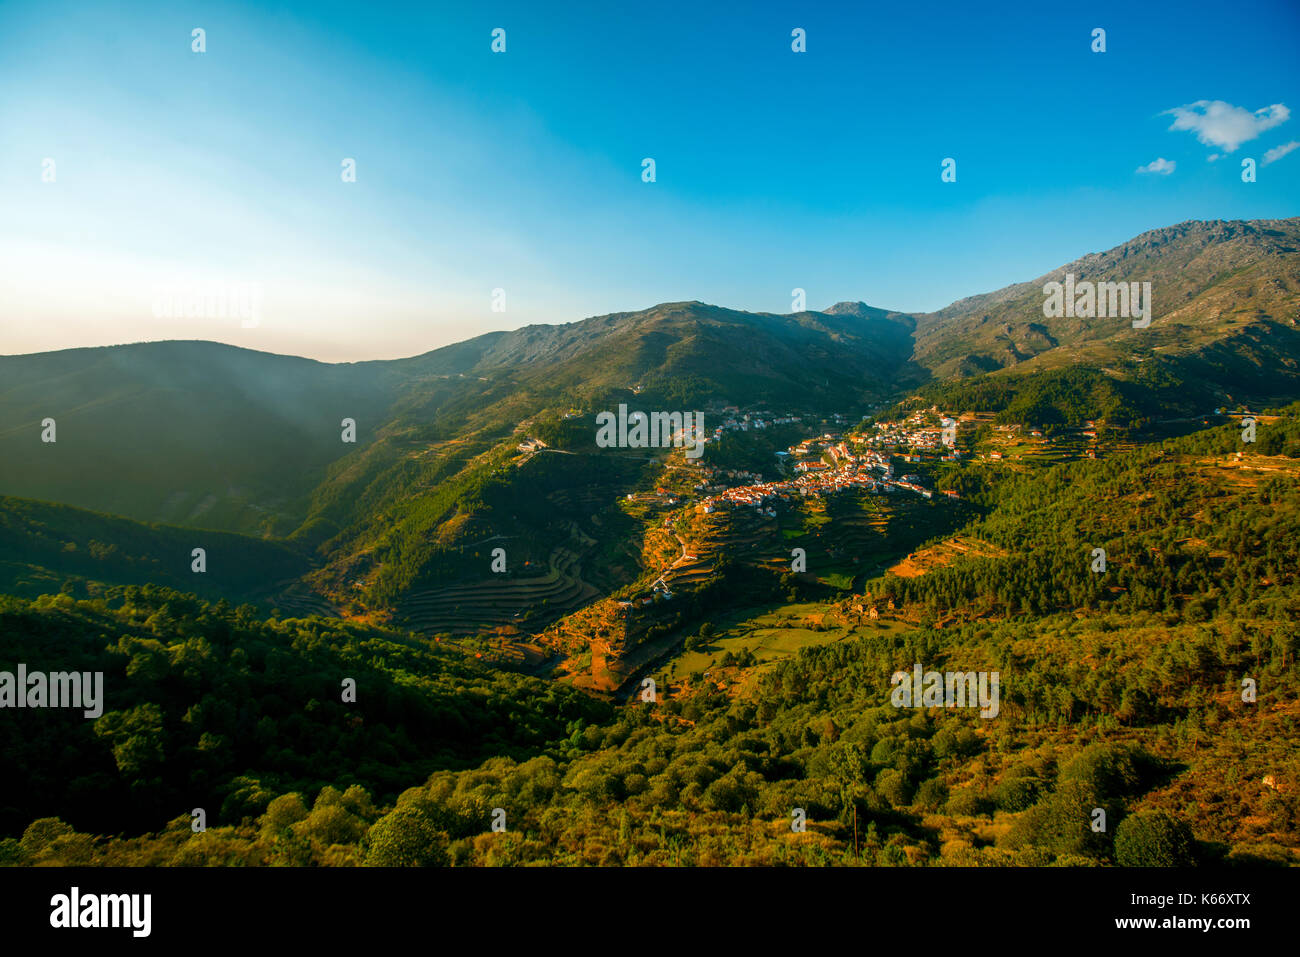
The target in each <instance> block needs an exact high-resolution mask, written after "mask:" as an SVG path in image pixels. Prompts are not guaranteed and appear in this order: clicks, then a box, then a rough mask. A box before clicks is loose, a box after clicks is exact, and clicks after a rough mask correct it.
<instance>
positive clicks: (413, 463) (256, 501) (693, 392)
mask: <svg viewBox="0 0 1300 957" xmlns="http://www.w3.org/2000/svg"><path fill="white" fill-rule="evenodd" d="M1066 273H1072V274H1074V275H1075V277H1076V278H1077V279H1079V280H1092V281H1125V282H1129V281H1135V282H1142V281H1147V282H1150V283H1151V284H1152V290H1153V292H1152V298H1153V303H1154V308H1153V321H1152V323H1151V325H1150V327H1149V328H1145V329H1135V328H1132V326H1131V324H1130V323H1129V321H1128V320H1126V319H1114V318H1101V319H1099V318H1091V319H1081V318H1065V317H1057V318H1048V317H1045V316H1044V315H1043V299H1044V295H1043V286H1044V284H1045V283H1047V282H1049V281H1052V280H1059V279H1061V278H1062V276H1063V275H1064V274H1066ZM1298 323H1300V218H1292V219H1284V220H1260V221H1252V222H1219V221H1215V222H1187V223H1182V224H1179V225H1177V226H1172V227H1168V228H1165V229H1159V230H1153V231H1151V232H1148V233H1144V234H1143V235H1141V236H1139V237H1137V238H1135V239H1133V240H1131V241H1129V242H1127V243H1125V244H1123V245H1122V246H1118V247H1116V248H1114V249H1111V250H1109V251H1107V252H1104V253H1100V254H1090V255H1088V256H1084V257H1082V258H1080V259H1078V260H1076V261H1075V262H1073V263H1069V264H1067V265H1065V266H1062V267H1060V268H1059V269H1057V270H1054V271H1053V272H1051V273H1049V274H1047V275H1045V276H1042V277H1039V278H1038V279H1035V280H1033V281H1031V282H1025V283H1018V284H1015V285H1012V286H1008V287H1006V288H1004V289H1001V290H998V291H996V292H992V293H987V294H984V295H979V296H974V297H971V298H968V299H963V300H961V301H959V302H956V303H953V304H952V305H950V306H948V307H947V308H945V309H942V310H939V311H938V312H935V313H929V314H919V315H908V314H903V313H898V312H890V311H887V310H882V309H877V308H873V307H871V306H868V305H866V304H865V303H860V302H858V303H837V304H835V305H833V306H831V307H830V308H828V309H825V310H823V311H808V312H802V313H796V314H791V315H776V314H770V313H747V312H740V311H736V310H731V309H726V308H722V307H719V306H712V305H707V304H705V303H700V302H679V303H665V304H661V305H658V306H654V307H652V308H650V309H646V310H642V311H639V312H625V313H615V314H611V315H607V316H598V317H595V318H591V319H586V320H583V321H580V322H574V323H570V324H566V325H558V326H528V327H525V328H522V329H517V330H514V331H511V332H493V333H488V334H486V335H482V336H478V337H476V338H474V339H470V340H468V341H465V342H461V343H457V344H454V345H450V346H446V347H443V348H441V349H437V350H434V351H432V352H429V353H426V354H424V355H420V356H415V357H412V358H408V359H401V360H394V361H385V362H362V363H352V364H333V365H332V364H326V363H321V362H315V361H312V360H307V359H302V358H295V357H288V356H277V355H271V354H267V353H261V352H255V351H251V350H247V349H238V348H234V347H231V346H226V345H221V344H217V343H212V342H155V343H142V344H136V345H123V346H112V347H105V348H92V349H71V350H66V351H60V352H52V353H42V354H36V355H18V356H4V357H0V495H9V496H16V497H20V498H23V499H29V500H39V501H41V502H48V503H61V504H62V505H64V506H77V507H79V508H83V509H90V510H94V511H96V512H103V513H111V514H113V515H119V516H124V517H126V518H128V519H132V520H135V521H136V522H147V523H166V524H167V525H168V526H181V527H189V528H205V529H212V530H216V531H221V532H228V533H235V534H236V535H238V536H247V537H248V539H247V540H245V541H244V543H243V544H242V545H239V546H238V547H237V548H235V547H234V546H232V548H234V551H233V552H231V554H246V555H248V556H251V557H250V559H249V561H250V562H251V563H252V564H250V565H249V567H250V568H262V567H263V565H264V563H265V562H267V561H270V560H271V559H272V558H273V557H274V556H273V553H271V552H267V551H266V550H265V549H259V548H258V547H257V543H256V542H255V541H253V540H255V539H264V538H269V539H274V540H276V544H275V548H276V549H282V550H283V554H284V555H292V556H293V558H292V561H288V560H286V562H285V564H284V566H283V567H284V568H285V570H286V572H288V575H287V576H286V577H295V576H298V575H301V574H303V573H304V571H305V570H306V569H308V568H312V569H314V571H311V572H310V573H309V574H308V580H309V581H310V582H311V583H312V586H313V588H314V589H315V590H316V592H317V593H318V595H317V596H316V597H313V598H311V599H310V601H312V602H318V601H319V595H328V596H329V597H330V599H331V600H332V601H335V602H340V603H345V602H346V601H348V600H351V599H355V600H356V601H357V602H359V604H360V607H401V606H402V605H403V603H404V602H406V601H408V600H414V598H413V596H416V595H418V594H419V593H421V591H422V589H423V590H427V589H428V588H429V587H430V585H431V583H435V582H437V581H441V580H444V579H448V578H450V579H454V578H455V576H456V574H457V567H458V566H457V563H458V562H462V563H463V562H464V561H467V560H469V559H467V558H466V557H465V556H466V555H467V551H466V549H469V550H470V551H469V553H468V554H471V555H477V551H476V549H480V546H482V543H484V542H487V541H488V540H490V539H493V538H494V537H500V536H503V537H505V538H507V539H513V544H512V545H511V550H512V556H516V557H518V559H519V562H520V565H521V566H522V567H524V568H527V569H528V571H522V570H521V571H519V574H520V575H521V576H522V577H523V578H524V579H526V580H528V581H533V579H536V583H535V587H536V588H537V589H540V591H538V592H537V594H546V595H549V596H551V597H552V598H554V599H555V601H556V603H557V604H556V607H562V606H563V604H564V601H567V600H569V599H573V600H577V598H575V596H588V595H589V593H590V588H591V587H592V582H593V581H594V582H595V586H594V587H595V588H597V589H598V590H607V589H608V588H611V587H614V586H616V585H617V584H619V583H620V582H621V581H623V580H626V578H627V575H626V574H624V572H623V571H622V570H620V569H619V567H618V560H617V559H616V558H615V557H614V555H613V552H612V551H608V549H607V546H609V544H610V540H611V539H613V538H617V537H618V536H625V535H627V534H628V533H629V530H628V529H626V528H624V527H620V526H619V525H618V519H617V517H616V516H613V515H611V514H608V513H602V512H601V509H602V507H603V504H602V503H608V502H609V501H611V500H613V499H614V498H617V497H618V496H620V495H621V494H623V493H624V492H626V491H628V490H630V489H632V488H635V487H636V486H637V484H638V483H639V482H640V483H643V482H644V481H645V478H646V476H645V469H646V468H648V467H649V466H648V465H647V461H646V459H645V457H641V458H639V459H638V458H637V457H635V456H623V457H619V456H609V455H602V454H598V453H597V451H596V450H595V449H594V447H587V446H588V445H589V441H590V440H589V439H583V438H581V437H579V438H575V437H574V436H575V435H577V434H578V433H579V432H581V430H582V429H587V428H588V426H589V425H590V420H591V416H592V415H593V414H594V412H595V411H597V410H600V409H606V408H613V407H614V406H615V405H616V404H617V403H619V402H627V403H630V404H631V405H632V407H633V408H643V409H647V410H649V409H676V410H687V409H706V410H707V409H714V410H716V409H718V408H720V407H721V406H722V405H727V404H730V405H736V406H740V407H742V408H747V409H757V408H766V409H768V410H769V411H776V412H779V411H792V412H807V413H815V414H818V415H825V414H828V413H831V412H841V413H846V414H849V415H854V416H858V415H861V414H862V413H863V412H864V411H866V410H867V409H868V408H871V407H877V408H878V407H882V406H884V405H886V404H887V403H889V402H892V401H896V400H899V399H901V398H904V397H907V396H910V395H915V394H920V395H921V396H923V397H925V398H926V400H927V401H928V400H929V399H931V398H933V399H934V400H935V401H939V402H952V403H954V404H959V403H961V402H962V401H965V400H966V399H968V398H969V397H970V396H972V395H980V396H985V395H987V396H1000V397H1001V398H998V399H997V401H1000V402H1002V403H1003V404H1004V405H1009V404H1010V403H1011V402H1012V401H1013V399H1012V397H1013V396H1014V395H1015V394H1016V393H1017V391H1018V390H1020V391H1024V390H1027V389H1034V390H1038V392H1041V393H1044V394H1047V393H1052V390H1056V391H1057V392H1059V391H1061V389H1062V388H1070V389H1075V390H1076V391H1077V390H1078V389H1080V388H1081V389H1083V390H1084V391H1085V392H1086V393H1087V394H1086V395H1084V397H1083V398H1082V399H1081V400H1079V401H1082V402H1084V403H1086V402H1089V401H1094V399H1093V398H1089V396H1096V395H1100V394H1102V393H1105V394H1106V395H1107V396H1109V398H1108V399H1107V401H1113V402H1114V403H1116V404H1120V405H1122V404H1124V403H1129V404H1130V405H1133V406H1134V407H1135V408H1136V411H1135V412H1132V413H1131V415H1130V419H1132V420H1136V418H1137V417H1140V415H1142V414H1148V413H1150V414H1155V413H1154V412H1152V411H1151V410H1154V409H1157V408H1170V409H1174V408H1178V407H1180V406H1179V403H1182V404H1183V405H1184V406H1187V407H1191V406H1194V405H1197V404H1199V403H1202V402H1221V403H1224V404H1227V403H1230V402H1233V403H1237V402H1247V403H1269V402H1283V401H1290V400H1293V399H1295V398H1296V397H1297V396H1300V325H1298ZM972 389H976V390H983V391H978V392H972V391H971V390H972ZM1144 406H1145V407H1148V408H1143V407H1144ZM1028 408H1031V409H1038V408H1039V406H1037V405H1033V404H1031V405H1029V406H1028ZM1035 414H1037V413H1035ZM1097 414H1101V411H1098V413H1097ZM566 416H575V418H566ZM46 418H52V419H54V420H55V422H56V423H57V441H56V442H55V443H52V444H49V443H43V442H42V441H41V431H42V426H41V423H42V421H43V420H44V419H46ZM345 418H350V419H353V420H355V422H356V442H355V443H351V444H350V443H346V442H344V441H342V439H341V433H342V431H343V430H342V425H341V423H342V420H344V419H345ZM582 434H583V435H585V434H586V433H582ZM533 435H536V436H542V437H544V438H547V439H549V442H550V444H551V445H558V446H560V447H562V448H564V449H565V450H566V451H567V452H568V454H566V455H549V456H548V455H542V456H538V457H536V458H535V459H533V460H529V461H523V462H520V461H517V460H515V458H514V456H515V454H516V453H515V445H516V444H517V443H518V442H519V441H521V440H522V439H523V438H527V437H529V436H533ZM566 436H567V439H566V438H565V437H566ZM584 442H585V443H587V444H584ZM13 508H14V509H15V510H16V511H17V510H18V506H17V505H14V506H13ZM42 508H45V509H46V510H45V511H44V512H42V511H41V509H42ZM21 513H22V516H21V520H19V519H18V518H17V517H11V518H10V520H9V521H8V522H7V523H6V524H5V525H4V526H3V527H0V532H3V536H2V537H0V538H2V543H3V545H4V552H5V556H6V558H7V559H8V560H9V561H10V562H13V563H15V565H14V567H15V568H16V569H17V570H16V571H14V572H13V574H12V576H11V579H12V580H14V581H28V582H31V583H35V582H38V581H49V580H55V579H57V578H58V577H59V576H60V575H61V574H63V573H64V572H66V573H67V574H73V575H76V576H83V577H94V575H93V572H94V571H95V569H96V568H99V569H101V570H102V571H103V572H104V576H103V577H104V578H105V579H107V580H121V581H127V580H135V579H137V578H138V577H139V575H140V574H141V570H142V569H147V568H153V569H155V570H157V569H159V568H162V567H163V566H162V565H159V564H158V563H159V562H161V563H163V565H165V566H166V568H165V569H164V570H163V571H160V572H158V574H160V575H161V579H162V580H167V581H173V580H175V581H184V580H188V579H189V573H188V562H189V557H188V556H189V551H188V549H185V548H182V547H181V546H182V545H183V544H184V542H181V541H179V540H177V538H176V533H175V531H174V530H171V529H166V530H164V529H153V530H152V531H149V530H147V529H145V528H144V527H143V526H142V527H141V531H140V533H139V535H138V536H136V537H134V538H132V539H131V541H132V544H131V548H130V552H131V561H130V563H128V564H129V567H128V566H125V565H123V564H122V561H121V560H122V558H123V555H122V554H121V553H119V554H118V555H117V556H116V558H113V559H112V560H109V559H104V558H103V557H102V553H103V549H102V548H101V549H100V550H99V554H101V559H102V560H101V561H100V564H98V565H95V564H94V563H93V562H92V563H91V564H90V565H86V564H85V563H86V561H88V559H87V558H86V557H85V556H87V555H89V554H91V553H90V552H89V551H88V549H89V548H90V541H91V539H94V540H95V541H100V542H101V544H103V543H102V538H103V536H104V534H106V532H105V531H104V529H103V528H102V527H101V525H102V521H103V520H102V517H93V518H89V517H85V516H80V517H79V516H77V515H76V514H75V510H74V509H67V508H63V509H54V508H46V507H44V506H37V505H35V504H32V503H28V504H26V505H24V506H23V507H22V509H21ZM97 523H99V524H97ZM23 536H32V538H31V541H32V542H33V546H32V549H31V550H30V559H31V560H30V561H28V562H23V561H22V560H21V558H20V556H21V553H22V552H23V547H22V542H23V540H24V539H23ZM96 536H99V537H98V538H97V537H96ZM181 537H182V538H185V537H186V536H184V535H182V536H181ZM190 537H193V536H190ZM38 539H39V547H38V545H37V540H38ZM232 541H236V542H238V541H239V540H238V539H232ZM150 543H153V544H150ZM195 544H202V543H201V542H199V541H198V540H197V538H195ZM68 545H71V546H72V547H71V548H67V547H66V546H68ZM482 547H484V548H485V547H487V546H482ZM602 549H606V551H605V552H603V553H602V551H601V550H602ZM73 554H77V555H78V558H77V561H78V562H80V563H81V564H79V565H78V566H77V568H76V569H71V568H69V569H66V570H60V569H59V567H58V566H59V563H60V560H61V559H60V557H59V556H64V557H65V558H66V556H69V555H73ZM274 554H280V552H275V553H274ZM584 555H586V556H587V557H586V558H585V559H584V558H583V557H582V556H584ZM593 556H603V557H600V558H595V557H593ZM473 560H474V561H476V562H477V561H479V560H480V559H479V558H478V557H475V558H474V559H473ZM524 562H527V563H528V564H527V565H526V566H523V565H522V563H524ZM579 562H585V564H584V565H583V567H584V568H585V569H586V571H585V572H584V574H583V575H582V576H579V575H578V574H577V572H576V570H575V569H576V567H577V566H576V564H575V563H579ZM530 576H531V577H530ZM274 577H276V576H275V575H274V574H269V573H268V574H266V575H262V576H261V577H260V584H261V585H262V586H263V587H262V588H261V593H265V591H266V586H267V585H268V584H269V579H270V578H274ZM580 586H581V587H580ZM33 587H34V586H33ZM214 587H215V586H214ZM518 587H519V588H525V587H527V588H532V587H534V586H532V585H529V586H523V585H520V586H518ZM0 590H4V582H3V581H0ZM234 590H235V592H236V595H238V594H254V593H255V592H257V589H252V590H246V589H243V588H242V586H241V587H240V588H236V589H234ZM227 591H229V589H226V590H223V589H221V588H216V589H215V591H214V592H213V593H214V594H225V593H226V592H227ZM349 596H350V597H349ZM534 597H535V596H534Z"/></svg>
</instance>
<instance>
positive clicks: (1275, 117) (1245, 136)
mask: <svg viewBox="0 0 1300 957" xmlns="http://www.w3.org/2000/svg"><path fill="white" fill-rule="evenodd" d="M1167 114H1172V115H1173V117H1174V123H1173V126H1171V127H1169V128H1170V129H1171V130H1191V131H1192V132H1194V133H1195V134H1196V138H1197V139H1198V140H1200V141H1201V142H1202V143H1204V144H1205V145H1206V146H1217V147H1219V148H1221V149H1222V150H1223V151H1224V152H1225V153H1231V152H1232V151H1233V150H1235V149H1236V148H1237V147H1238V146H1240V145H1241V144H1242V143H1244V142H1246V141H1247V140H1253V139H1254V138H1255V137H1257V136H1259V134H1260V133H1263V132H1264V131H1265V130H1271V129H1272V128H1273V127H1275V126H1278V125H1279V124H1282V123H1285V122H1286V121H1287V120H1288V119H1290V117H1291V111H1290V110H1289V109H1287V108H1286V106H1285V105H1284V104H1282V103H1274V104H1273V105H1272V106H1266V107H1264V108H1263V109H1259V110H1256V111H1255V112H1254V113H1252V112H1250V110H1248V109H1246V108H1245V107H1244V106H1233V105H1232V104H1231V103H1225V102H1224V101H1223V100H1197V101H1196V102H1195V103H1189V104H1187V105H1186V106H1176V107H1174V108H1173V109H1172V110H1165V112H1164V113H1163V114H1161V115H1162V116H1163V115H1167Z"/></svg>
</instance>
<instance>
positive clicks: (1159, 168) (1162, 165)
mask: <svg viewBox="0 0 1300 957" xmlns="http://www.w3.org/2000/svg"><path fill="white" fill-rule="evenodd" d="M1177 167H1178V163H1177V162H1176V161H1174V160H1167V159H1165V158H1164V157H1163V156H1162V157H1160V158H1159V159H1155V160H1152V161H1151V162H1150V163H1147V165H1146V166H1139V167H1138V168H1137V171H1138V172H1139V173H1159V174H1161V175H1162V176H1168V175H1169V174H1170V173H1172V172H1173V171H1174V170H1175V169H1176V168H1177Z"/></svg>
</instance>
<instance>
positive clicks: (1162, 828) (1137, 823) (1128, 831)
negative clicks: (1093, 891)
mask: <svg viewBox="0 0 1300 957" xmlns="http://www.w3.org/2000/svg"><path fill="white" fill-rule="evenodd" d="M1195 848H1196V839H1195V838H1194V837H1193V836H1192V831H1191V828H1189V827H1188V826H1187V825H1186V824H1184V823H1183V822H1182V821H1180V820H1178V818H1176V817H1174V816H1173V815H1172V814H1167V813H1165V812H1164V811H1138V812H1137V813H1136V814H1130V815H1129V816H1128V817H1126V818H1124V820H1122V821H1120V823H1119V827H1118V828H1116V829H1115V860H1116V862H1117V863H1118V864H1119V865H1120V866H1121V867H1180V866H1185V865H1189V864H1195V863H1196V852H1195Z"/></svg>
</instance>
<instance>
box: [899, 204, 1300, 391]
mask: <svg viewBox="0 0 1300 957" xmlns="http://www.w3.org/2000/svg"><path fill="white" fill-rule="evenodd" d="M1067 273H1070V274H1073V275H1074V277H1075V280H1076V282H1083V281H1088V282H1149V283H1151V290H1152V314H1153V320H1152V322H1151V325H1150V327H1149V328H1144V329H1135V328H1133V327H1132V324H1131V322H1130V321H1128V320H1127V319H1123V318H1090V319H1085V318H1067V317H1055V318H1048V317H1045V316H1044V314H1043V303H1044V299H1045V298H1046V297H1045V296H1044V293H1043V286H1044V285H1045V284H1046V283H1048V282H1052V281H1057V282H1059V281H1062V280H1063V278H1064V276H1065V275H1066V274H1067ZM1298 327H1300V218H1292V219H1276V220H1257V221H1252V222H1224V221H1219V220H1216V221H1212V222H1185V223H1180V224H1178V225H1177V226H1170V227H1167V228H1164V229H1155V230H1151V231H1150V232H1146V233H1143V234H1142V235H1141V236H1138V237H1136V238H1135V239H1132V240H1130V241H1129V242H1127V243H1124V244H1123V245H1121V246H1116V247H1115V248H1113V249H1110V250H1107V251H1106V252H1103V253H1092V254H1089V255H1087V256H1083V257H1082V258H1080V259H1077V260H1075V261H1074V262H1071V263H1067V264H1066V265H1064V266H1061V267H1059V268H1058V269H1054V270H1053V271H1052V272H1050V273H1047V274H1045V275H1043V276H1040V277H1038V278H1037V279H1035V280H1033V281H1031V282H1024V283H1016V284H1014V285H1011V286H1007V287H1005V288H1003V289H999V290H997V291H995V292H991V293H987V294H984V295H979V296H973V297H970V298H967V299H962V300H959V301H958V302H955V303H953V304H952V305H950V306H948V307H946V308H944V309H941V310H939V311H938V312H935V313H929V314H926V315H922V316H918V317H917V327H916V336H915V339H916V351H915V359H916V361H917V362H919V363H921V364H923V365H924V366H925V367H926V368H927V369H928V370H930V372H931V374H932V376H933V377H934V378H935V379H938V380H943V379H947V378H950V377H953V376H969V375H977V374H979V373H984V372H993V371H998V370H1003V369H1013V368H1014V369H1017V371H1019V372H1028V371H1039V370H1042V369H1053V368H1062V367H1065V366H1077V365H1089V366H1093V367H1096V368H1099V369H1111V368H1112V367H1114V366H1116V365H1117V364H1123V363H1125V362H1129V363H1132V362H1133V361H1134V360H1136V359H1144V360H1145V359H1147V358H1150V357H1153V356H1156V357H1160V358H1161V359H1163V360H1165V361H1167V362H1169V363H1170V365H1171V367H1174V368H1178V369H1180V370H1182V371H1183V372H1184V373H1185V374H1186V375H1187V376H1188V377H1195V378H1200V379H1201V380H1203V381H1206V382H1209V383H1213V384H1215V385H1217V386H1219V387H1220V388H1221V389H1223V390H1225V391H1241V390H1246V391H1248V392H1249V393H1251V394H1253V395H1255V396H1257V397H1265V396H1267V397H1282V396H1285V395H1288V394H1291V393H1292V392H1294V389H1295V386H1296V383H1297V382H1300V366H1298V365H1297V357H1298V356H1300V328H1298ZM1112 371H1114V370H1112Z"/></svg>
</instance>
